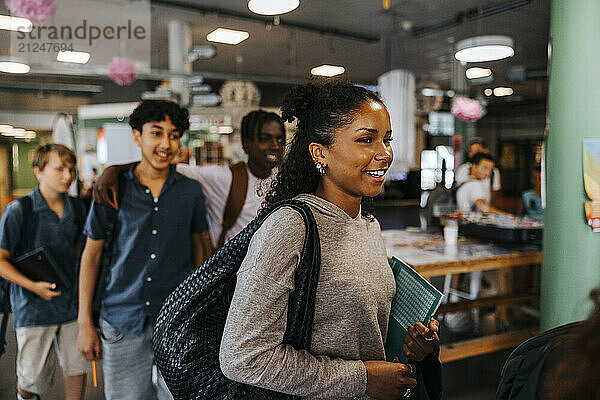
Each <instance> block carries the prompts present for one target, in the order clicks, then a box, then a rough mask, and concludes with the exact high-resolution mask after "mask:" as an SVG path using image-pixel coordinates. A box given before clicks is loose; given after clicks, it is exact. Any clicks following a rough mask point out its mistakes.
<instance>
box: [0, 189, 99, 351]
mask: <svg viewBox="0 0 600 400" xmlns="http://www.w3.org/2000/svg"><path fill="white" fill-rule="evenodd" d="M17 201H18V202H19V203H20V204H21V209H22V210H23V220H22V221H21V226H22V227H25V229H23V230H22V232H21V239H20V240H19V244H18V245H17V249H16V250H15V256H19V255H21V254H24V253H26V252H27V251H30V250H33V243H32V238H33V235H34V232H35V225H36V222H37V218H36V216H35V214H34V213H33V204H32V201H31V197H29V196H24V197H21V198H19V199H17ZM73 205H74V211H75V223H76V224H77V226H78V230H79V232H82V231H83V224H84V223H85V216H86V213H87V209H86V206H85V204H84V203H83V201H81V200H79V199H75V201H74V202H73ZM83 243H84V242H83V240H80V243H78V245H77V255H78V256H80V255H81V251H82V250H83ZM11 285H12V283H11V282H9V281H7V280H6V279H3V278H0V313H2V322H1V323H0V357H1V356H2V355H3V354H4V353H5V351H6V329H7V328H8V317H9V314H10V313H11V307H10V287H11Z"/></svg>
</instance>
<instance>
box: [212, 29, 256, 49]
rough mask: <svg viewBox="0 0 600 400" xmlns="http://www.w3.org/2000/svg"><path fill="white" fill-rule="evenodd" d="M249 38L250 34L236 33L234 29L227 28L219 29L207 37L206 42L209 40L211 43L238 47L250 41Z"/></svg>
mask: <svg viewBox="0 0 600 400" xmlns="http://www.w3.org/2000/svg"><path fill="white" fill-rule="evenodd" d="M249 37H250V34H248V32H245V31H236V30H234V29H227V28H217V29H215V30H214V31H212V32H211V33H209V34H208V35H206V40H208V41H209V42H215V43H225V44H232V45H236V44H239V43H241V42H243V41H244V40H246V39H248V38H249Z"/></svg>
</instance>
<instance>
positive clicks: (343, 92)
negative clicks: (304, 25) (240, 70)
mask: <svg viewBox="0 0 600 400" xmlns="http://www.w3.org/2000/svg"><path fill="white" fill-rule="evenodd" d="M282 116H283V119H284V120H287V121H289V122H292V121H294V120H297V123H298V124H297V126H298V129H297V132H296V135H295V136H294V139H293V141H292V144H291V148H290V150H289V152H288V155H287V157H286V159H285V160H284V162H283V164H282V165H281V168H280V170H279V172H278V174H277V178H276V179H275V181H274V182H273V184H272V188H271V191H270V192H269V193H268V194H267V196H266V205H271V204H274V203H276V202H278V201H280V200H285V199H291V198H295V199H299V200H301V201H304V202H305V203H307V204H308V205H309V206H310V208H311V210H312V212H313V214H314V216H315V219H316V222H317V226H318V229H319V237H320V241H321V268H320V274H319V281H318V286H317V294H316V301H315V311H314V322H313V330H312V342H311V347H310V351H299V350H296V349H295V348H293V347H292V346H289V345H285V344H283V343H282V341H283V335H284V332H285V329H286V322H287V320H286V317H287V302H288V297H289V293H290V291H292V290H293V289H294V273H295V268H296V266H297V263H298V261H299V259H300V252H301V250H302V246H303V242H304V235H305V227H304V223H303V219H302V217H301V216H300V214H298V213H297V212H296V211H294V210H292V209H291V208H286V207H283V208H280V209H278V210H277V211H275V212H274V213H272V214H271V215H270V216H269V217H268V218H267V219H266V220H265V222H264V223H263V225H262V226H261V227H260V228H259V229H258V231H257V232H256V233H255V235H254V236H253V238H252V241H251V242H250V247H249V249H248V253H247V256H246V258H245V259H244V262H243V263H242V265H241V267H240V269H239V271H238V275H237V284H236V288H235V293H234V296H233V300H232V303H231V307H230V309H229V315H228V318H227V323H226V326H225V331H224V335H223V340H222V342H221V352H220V364H221V369H222V371H223V373H224V374H225V375H226V376H227V377H228V378H230V379H232V380H235V381H238V382H243V383H247V384H250V385H255V386H259V387H263V388H267V389H270V390H275V391H278V392H283V393H287V394H291V395H296V396H302V397H306V398H327V399H336V398H360V399H368V398H376V399H395V398H398V397H402V396H405V397H410V396H411V393H412V398H418V399H429V398H431V399H433V398H439V395H440V391H439V385H438V386H436V384H434V385H433V386H436V387H434V388H433V389H432V388H430V386H431V385H428V386H427V388H425V386H424V382H423V379H420V378H422V377H423V376H424V374H426V375H431V371H437V372H439V369H437V368H438V367H439V361H438V360H437V356H436V354H435V353H433V350H434V347H436V346H437V343H438V342H439V338H438V336H437V329H438V326H437V322H436V321H432V323H431V324H430V325H429V327H425V326H424V325H419V326H417V327H415V328H416V329H411V331H410V332H411V335H412V336H411V337H407V341H406V344H407V345H406V347H405V352H406V354H407V356H408V357H409V359H410V360H411V363H410V364H401V363H395V362H386V361H383V360H385V349H384V343H385V338H386V334H387V329H388V321H389V315H390V307H391V302H392V298H393V297H394V294H395V282H394V276H393V274H392V271H391V269H390V266H389V265H388V261H387V254H386V250H385V247H384V244H383V240H382V237H381V231H380V227H379V223H378V222H377V221H376V220H375V219H374V218H373V217H372V215H371V214H370V213H369V211H368V209H367V208H366V207H363V206H361V203H363V200H364V199H368V198H369V197H373V196H376V195H377V194H379V192H380V191H381V188H382V185H383V180H384V175H385V173H386V171H387V170H388V168H389V166H390V164H391V162H392V159H393V154H392V148H391V145H390V142H391V140H392V131H391V125H390V117H389V114H388V112H387V110H386V108H385V106H384V105H383V103H382V102H381V100H379V98H378V97H377V96H376V95H375V94H374V93H372V92H369V91H367V90H365V89H363V88H359V87H356V86H353V85H352V84H350V83H347V82H344V81H331V80H330V81H323V82H317V81H314V82H311V83H308V84H306V85H302V86H298V87H296V88H294V89H292V90H291V91H290V93H288V95H287V96H286V98H285V100H284V103H283V107H282ZM407 295H408V294H407ZM419 379H420V380H419ZM434 380H435V379H434ZM436 383H439V382H438V381H436ZM415 387H416V389H415Z"/></svg>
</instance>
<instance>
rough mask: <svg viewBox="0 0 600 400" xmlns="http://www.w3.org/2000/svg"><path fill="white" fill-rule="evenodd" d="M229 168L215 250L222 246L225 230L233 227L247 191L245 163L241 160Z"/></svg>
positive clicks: (227, 230) (240, 211)
mask: <svg viewBox="0 0 600 400" xmlns="http://www.w3.org/2000/svg"><path fill="white" fill-rule="evenodd" d="M229 169H230V170H231V186H230V188H229V195H228V196H227V202H226V203H225V209H224V211H223V222H222V224H221V234H220V235H219V240H218V241H217V247H216V248H217V250H218V249H220V248H221V247H223V244H224V243H225V236H226V235H227V232H229V230H230V229H231V228H232V227H233V224H235V221H237V219H238V217H239V216H240V214H241V213H242V208H244V203H245V202H246V195H247V193H248V170H247V169H246V163H245V162H243V161H242V162H238V163H235V164H231V165H230V166H229Z"/></svg>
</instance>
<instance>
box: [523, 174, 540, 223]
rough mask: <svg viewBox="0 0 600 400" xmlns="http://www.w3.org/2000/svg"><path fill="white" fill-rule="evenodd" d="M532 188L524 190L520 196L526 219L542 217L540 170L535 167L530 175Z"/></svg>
mask: <svg viewBox="0 0 600 400" xmlns="http://www.w3.org/2000/svg"><path fill="white" fill-rule="evenodd" d="M531 184H532V185H533V188H532V189H530V190H526V191H524V192H523V194H522V195H521V198H522V199H523V209H524V210H525V215H527V216H528V217H541V216H543V215H544V209H543V207H542V169H541V168H540V167H537V168H535V169H534V170H533V172H532V174H531Z"/></svg>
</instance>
